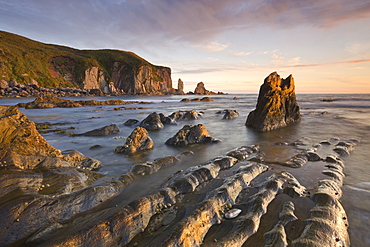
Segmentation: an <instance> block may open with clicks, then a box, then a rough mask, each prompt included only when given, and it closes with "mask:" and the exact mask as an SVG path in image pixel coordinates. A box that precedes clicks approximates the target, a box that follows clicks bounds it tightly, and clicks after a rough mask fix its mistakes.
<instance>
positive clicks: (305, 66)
mask: <svg viewBox="0 0 370 247" xmlns="http://www.w3.org/2000/svg"><path fill="white" fill-rule="evenodd" d="M359 63H370V59H360V60H350V61H339V62H329V63H315V64H297V65H292V64H291V65H286V66H283V67H285V68H292V67H295V68H307V67H323V66H329V65H340V64H345V65H346V64H347V65H350V64H359Z"/></svg>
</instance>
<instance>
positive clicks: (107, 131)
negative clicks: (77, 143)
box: [77, 124, 121, 136]
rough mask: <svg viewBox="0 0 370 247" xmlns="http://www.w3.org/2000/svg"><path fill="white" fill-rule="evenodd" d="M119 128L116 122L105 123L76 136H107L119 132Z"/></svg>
mask: <svg viewBox="0 0 370 247" xmlns="http://www.w3.org/2000/svg"><path fill="white" fill-rule="evenodd" d="M120 131H121V130H120V129H119V127H118V126H117V125H116V124H111V125H107V126H104V127H101V128H98V129H94V130H90V131H87V132H85V133H82V134H77V135H78V136H108V135H113V134H115V133H118V132H120Z"/></svg>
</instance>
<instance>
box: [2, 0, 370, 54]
mask: <svg viewBox="0 0 370 247" xmlns="http://www.w3.org/2000/svg"><path fill="white" fill-rule="evenodd" d="M369 16H370V2H369V1H368V0H342V1H338V0H321V1H317V0H304V1H297V0H251V1H244V0H230V1H225V0H156V1H148V0H120V1H118V0H83V1H75V0H63V1H58V0H38V1H29V0H17V1H8V0H0V23H2V26H3V27H2V28H6V29H8V30H10V31H12V30H14V29H15V31H14V32H18V33H21V32H26V33H33V34H34V35H36V34H37V30H42V33H43V35H44V39H48V38H50V36H53V35H56V34H57V35H58V36H59V37H66V38H65V39H66V41H67V40H68V39H69V41H70V42H71V40H74V39H76V40H74V42H76V43H77V42H79V41H80V40H83V41H81V42H89V44H91V46H93V45H98V44H101V43H109V42H111V44H112V43H114V44H117V45H118V44H121V45H122V43H124V44H127V45H139V44H142V45H151V44H153V42H157V43H158V41H159V40H160V41H165V42H161V43H162V44H163V45H164V46H165V45H166V44H167V43H170V42H173V41H183V42H192V43H197V44H200V43H202V42H205V41H209V40H212V39H214V38H215V37H217V36H218V35H220V34H222V33H224V32H227V31H230V30H241V31H243V30H247V29H250V28H254V27H259V26H271V27H274V28H293V27H300V26H314V27H318V28H331V27H334V26H337V25H340V24H341V23H344V22H348V21H353V20H358V19H363V18H368V17H369ZM86 40H88V41H86ZM111 44H110V45H111ZM108 46H109V45H108ZM212 48H214V49H217V46H216V47H212V46H211V47H210V49H212ZM221 48H222V46H221V47H218V49H221Z"/></svg>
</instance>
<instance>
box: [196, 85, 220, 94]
mask: <svg viewBox="0 0 370 247" xmlns="http://www.w3.org/2000/svg"><path fill="white" fill-rule="evenodd" d="M194 94H199V95H215V94H217V93H215V92H212V91H208V90H207V89H206V88H205V86H204V83H203V82H199V83H198V84H197V86H196V88H195V89H194Z"/></svg>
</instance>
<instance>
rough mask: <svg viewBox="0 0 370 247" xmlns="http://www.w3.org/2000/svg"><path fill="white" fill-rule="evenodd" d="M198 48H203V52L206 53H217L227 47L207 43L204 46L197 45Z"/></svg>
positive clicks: (226, 45)
mask: <svg viewBox="0 0 370 247" xmlns="http://www.w3.org/2000/svg"><path fill="white" fill-rule="evenodd" d="M199 47H201V48H203V49H204V50H205V51H208V52H217V51H223V50H225V49H226V48H227V47H229V45H228V44H221V43H218V42H209V43H207V44H205V45H199Z"/></svg>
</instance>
